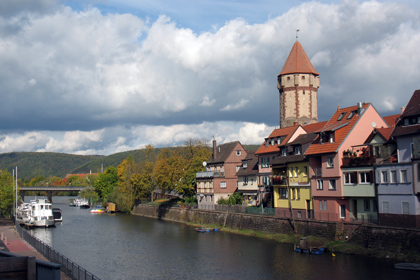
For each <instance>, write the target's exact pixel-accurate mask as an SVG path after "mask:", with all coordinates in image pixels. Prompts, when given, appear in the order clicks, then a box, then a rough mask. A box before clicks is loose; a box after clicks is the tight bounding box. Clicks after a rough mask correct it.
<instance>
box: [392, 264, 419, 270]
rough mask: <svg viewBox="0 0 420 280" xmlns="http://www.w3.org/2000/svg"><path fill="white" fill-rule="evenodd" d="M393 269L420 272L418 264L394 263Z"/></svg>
mask: <svg viewBox="0 0 420 280" xmlns="http://www.w3.org/2000/svg"><path fill="white" fill-rule="evenodd" d="M394 267H395V268H397V269H407V270H420V264H418V263H396V264H394Z"/></svg>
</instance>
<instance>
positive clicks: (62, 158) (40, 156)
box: [0, 145, 260, 180]
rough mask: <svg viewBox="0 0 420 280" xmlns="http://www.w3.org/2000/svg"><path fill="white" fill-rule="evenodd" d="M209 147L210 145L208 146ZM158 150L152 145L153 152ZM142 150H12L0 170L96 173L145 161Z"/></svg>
mask: <svg viewBox="0 0 420 280" xmlns="http://www.w3.org/2000/svg"><path fill="white" fill-rule="evenodd" d="M259 146H260V145H244V148H245V149H247V150H248V151H251V150H257V149H258V147H259ZM209 149H210V147H209ZM160 150H161V149H160V148H155V155H157V154H158V153H159V151H160ZM145 152H146V151H145V150H144V149H142V150H132V151H126V152H121V153H116V154H112V155H109V156H81V155H72V154H62V153H38V152H16V153H6V154H0V169H7V170H9V172H10V173H12V170H13V169H14V168H15V166H17V167H18V177H19V178H23V179H25V180H29V179H32V178H34V177H36V176H37V175H41V176H45V177H49V176H57V177H60V178H64V176H66V175H67V174H77V173H90V172H92V173H99V172H102V168H103V170H105V169H106V168H107V167H108V166H114V167H117V166H118V165H119V164H120V163H121V162H122V161H123V160H124V159H126V158H127V157H128V156H129V155H132V156H133V158H134V161H135V162H137V163H139V162H144V161H145Z"/></svg>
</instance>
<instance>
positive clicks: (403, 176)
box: [400, 169, 408, 183]
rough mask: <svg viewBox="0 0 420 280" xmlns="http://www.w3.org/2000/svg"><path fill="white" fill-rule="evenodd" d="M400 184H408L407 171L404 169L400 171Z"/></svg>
mask: <svg viewBox="0 0 420 280" xmlns="http://www.w3.org/2000/svg"><path fill="white" fill-rule="evenodd" d="M400 172H401V174H400V175H401V182H400V183H407V182H408V178H407V170H405V169H401V170H400Z"/></svg>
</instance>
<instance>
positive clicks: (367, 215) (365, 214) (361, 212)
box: [350, 198, 378, 222]
mask: <svg viewBox="0 0 420 280" xmlns="http://www.w3.org/2000/svg"><path fill="white" fill-rule="evenodd" d="M355 201H356V203H357V207H355V206H356V204H355ZM377 203H378V202H377V200H376V198H352V199H350V220H351V221H371V222H377V220H378V207H377V206H378V204H377ZM366 204H368V205H366ZM366 206H369V207H368V208H366ZM355 210H356V211H355Z"/></svg>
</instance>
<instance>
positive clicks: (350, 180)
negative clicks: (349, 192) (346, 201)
mask: <svg viewBox="0 0 420 280" xmlns="http://www.w3.org/2000/svg"><path fill="white" fill-rule="evenodd" d="M343 175H344V185H354V184H356V172H344V174H343Z"/></svg>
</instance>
